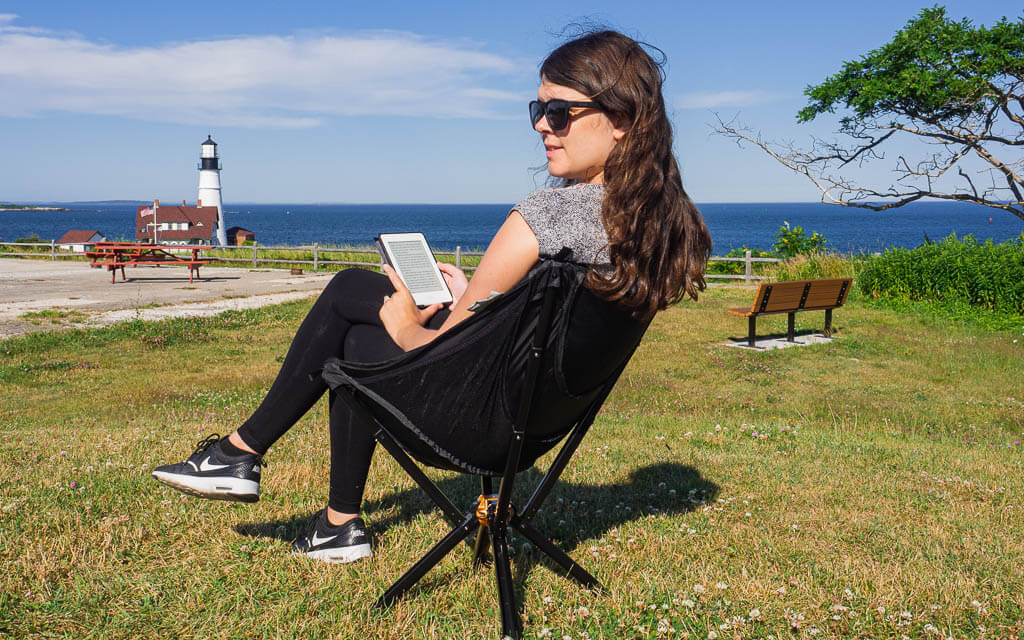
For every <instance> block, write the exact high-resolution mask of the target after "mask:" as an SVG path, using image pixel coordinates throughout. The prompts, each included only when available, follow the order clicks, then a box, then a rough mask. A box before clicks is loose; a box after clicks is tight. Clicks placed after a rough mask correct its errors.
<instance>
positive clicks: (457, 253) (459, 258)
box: [455, 245, 462, 269]
mask: <svg viewBox="0 0 1024 640" xmlns="http://www.w3.org/2000/svg"><path fill="white" fill-rule="evenodd" d="M455 266H456V267H459V268H460V269H461V268H462V247H460V246H458V245H455Z"/></svg>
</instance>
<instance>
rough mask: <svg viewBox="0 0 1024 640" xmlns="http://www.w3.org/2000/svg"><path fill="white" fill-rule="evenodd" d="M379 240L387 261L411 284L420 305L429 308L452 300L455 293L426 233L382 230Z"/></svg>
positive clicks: (404, 280)
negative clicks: (444, 274) (439, 267)
mask: <svg viewBox="0 0 1024 640" xmlns="http://www.w3.org/2000/svg"><path fill="white" fill-rule="evenodd" d="M376 241H377V248H378V249H379V250H380V254H381V257H382V258H383V259H384V262H385V263H386V264H389V265H391V267H392V268H394V270H395V271H396V272H397V273H398V276H399V277H400V278H401V279H402V282H404V283H405V286H407V287H409V292H410V293H412V297H413V300H415V301H416V304H417V305H419V306H421V307H425V306H427V305H431V304H436V303H438V302H440V303H442V304H448V303H449V302H451V301H452V294H451V292H450V291H448V285H446V284H445V282H444V276H442V275H441V270H440V269H438V268H437V260H436V259H435V258H434V254H433V253H432V252H431V251H430V247H429V246H428V245H427V239H426V238H425V237H424V236H423V234H422V233H382V234H380V235H379V236H377V238H376Z"/></svg>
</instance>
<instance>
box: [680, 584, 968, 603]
mask: <svg viewBox="0 0 1024 640" xmlns="http://www.w3.org/2000/svg"><path fill="white" fill-rule="evenodd" d="M693 592H694V593H704V585H702V584H701V583H699V582H698V583H697V584H695V585H693ZM979 606H980V605H979Z"/></svg>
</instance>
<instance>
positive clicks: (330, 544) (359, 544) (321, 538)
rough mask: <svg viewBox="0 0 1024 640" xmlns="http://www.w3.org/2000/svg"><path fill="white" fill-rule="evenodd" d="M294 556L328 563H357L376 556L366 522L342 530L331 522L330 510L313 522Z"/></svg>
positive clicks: (355, 521)
mask: <svg viewBox="0 0 1024 640" xmlns="http://www.w3.org/2000/svg"><path fill="white" fill-rule="evenodd" d="M292 553H293V554H295V555H301V556H306V557H307V558H314V559H316V560H323V561H324V562H355V561H356V560H359V559H360V558H369V557H370V556H372V555H373V551H371V550H370V538H369V536H367V535H366V525H365V524H364V523H363V519H362V518H353V519H352V520H349V521H348V522H346V523H345V524H343V525H341V526H340V527H335V526H333V525H331V523H329V522H327V510H326V509H325V510H323V511H320V512H319V513H317V514H316V515H314V516H313V517H312V518H310V522H309V528H308V530H307V531H306V533H304V534H303V535H301V536H299V537H298V539H297V540H296V541H295V542H293V543H292Z"/></svg>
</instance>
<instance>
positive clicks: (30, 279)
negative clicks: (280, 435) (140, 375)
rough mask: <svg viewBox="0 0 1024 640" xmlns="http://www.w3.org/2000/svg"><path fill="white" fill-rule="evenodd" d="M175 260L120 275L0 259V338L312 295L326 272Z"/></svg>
mask: <svg viewBox="0 0 1024 640" xmlns="http://www.w3.org/2000/svg"><path fill="white" fill-rule="evenodd" d="M200 273H201V274H202V278H200V279H197V280H195V281H194V282H192V283H191V284H190V283H189V281H188V270H187V269H185V268H183V267H177V266H161V267H136V268H128V269H127V270H126V273H125V275H126V276H127V280H124V281H122V280H121V275H120V273H118V275H117V281H116V282H115V283H114V284H110V274H109V273H108V272H107V271H106V270H104V269H93V268H91V267H90V266H89V264H88V263H86V262H59V261H56V262H55V261H47V260H21V259H13V258H4V259H0V339H3V338H10V337H12V336H17V335H22V334H25V333H29V332H32V331H45V330H50V329H54V328H59V327H67V326H79V327H81V326H104V325H109V324H113V323H115V322H121V321H125V320H133V319H136V318H141V319H144V320H158V319H161V318H168V317H175V316H208V315H215V314H217V313H221V312H223V311H227V310H229V309H247V308H252V307H260V306H264V305H268V304H278V303H281V302H286V301H289V300H295V299H298V298H304V297H308V296H314V295H316V294H318V293H320V291H321V290H322V289H323V288H324V286H326V284H327V282H328V281H329V280H330V279H331V277H333V275H334V274H333V273H304V274H302V275H295V276H293V275H290V274H289V272H288V271H286V270H283V269H238V268H227V267H203V268H202V269H201V270H200Z"/></svg>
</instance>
